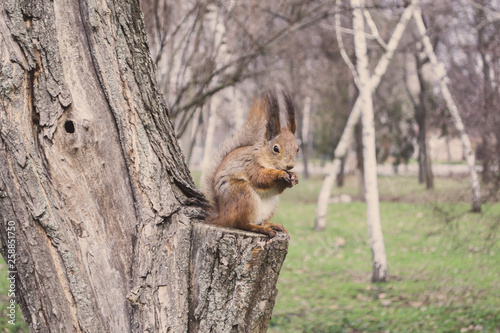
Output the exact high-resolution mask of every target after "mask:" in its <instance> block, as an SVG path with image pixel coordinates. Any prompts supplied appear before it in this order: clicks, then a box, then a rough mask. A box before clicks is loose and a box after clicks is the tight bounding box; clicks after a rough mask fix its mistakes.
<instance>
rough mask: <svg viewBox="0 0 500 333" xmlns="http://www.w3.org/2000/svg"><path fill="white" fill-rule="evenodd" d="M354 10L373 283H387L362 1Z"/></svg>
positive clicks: (354, 2)
mask: <svg viewBox="0 0 500 333" xmlns="http://www.w3.org/2000/svg"><path fill="white" fill-rule="evenodd" d="M351 6H352V7H353V28H354V46H355V51H356V60H357V62H356V72H357V75H358V80H356V81H357V83H358V88H359V98H360V101H361V102H360V103H361V124H362V128H363V129H362V133H363V162H364V165H363V166H364V179H365V200H366V206H367V207H366V216H367V222H368V230H369V234H370V245H371V249H372V261H373V275H372V281H374V282H381V281H385V280H386V279H387V257H386V255H385V245H384V237H383V235H382V226H381V223H380V209H379V197H378V185H377V158H376V152H375V122H374V119H373V100H372V87H371V77H370V72H369V69H368V66H369V62H368V54H367V48H366V39H365V25H364V19H363V9H362V7H364V1H363V0H351Z"/></svg>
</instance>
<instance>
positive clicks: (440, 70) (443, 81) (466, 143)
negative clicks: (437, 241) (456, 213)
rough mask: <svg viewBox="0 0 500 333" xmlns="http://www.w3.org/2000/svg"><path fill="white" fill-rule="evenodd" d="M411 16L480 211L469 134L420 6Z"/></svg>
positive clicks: (475, 203)
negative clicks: (454, 130)
mask: <svg viewBox="0 0 500 333" xmlns="http://www.w3.org/2000/svg"><path fill="white" fill-rule="evenodd" d="M413 17H414V20H415V24H416V26H417V30H418V32H419V34H420V37H421V39H422V44H423V47H424V51H425V53H426V54H427V57H429V60H430V63H431V65H432V67H433V72H434V74H435V76H436V81H437V83H438V84H439V88H440V89H441V93H442V94H443V98H444V100H445V102H446V106H447V107H448V111H449V112H450V114H451V116H452V118H453V122H454V123H455V128H456V129H457V131H458V133H459V135H460V140H461V141H462V145H463V147H464V151H465V160H466V161H467V165H468V167H469V173H470V182H471V190H472V211H474V212H480V211H481V188H480V184H479V177H478V175H477V172H476V169H475V156H474V151H473V150H472V145H471V143H470V139H469V136H468V135H467V133H466V132H465V126H464V124H463V122H462V118H461V117H460V113H459V112H458V108H457V105H456V104H455V101H454V100H453V97H452V96H451V93H450V90H449V89H448V82H449V79H448V76H447V75H446V70H445V68H444V64H442V63H440V62H439V61H438V59H437V57H436V53H435V52H434V49H433V47H432V44H431V41H430V39H429V37H428V36H427V35H426V28H425V24H424V21H423V19H422V12H421V9H420V7H417V8H416V9H415V11H414V12H413Z"/></svg>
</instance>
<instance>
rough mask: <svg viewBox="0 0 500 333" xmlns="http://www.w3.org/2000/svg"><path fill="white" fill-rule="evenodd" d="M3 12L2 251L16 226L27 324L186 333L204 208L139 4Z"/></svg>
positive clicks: (77, 0)
mask: <svg viewBox="0 0 500 333" xmlns="http://www.w3.org/2000/svg"><path fill="white" fill-rule="evenodd" d="M0 7H1V12H0V68H1V71H0V87H1V90H0V96H1V103H0V237H1V241H2V248H1V252H2V254H3V255H4V257H5V255H6V254H7V245H6V244H7V241H8V240H9V239H10V238H11V236H12V235H11V234H9V233H8V232H7V230H6V227H7V225H12V224H13V225H15V233H14V234H13V235H15V240H16V245H17V247H16V256H17V261H16V265H15V270H16V271H17V276H16V297H17V301H18V302H19V303H20V305H21V309H22V311H23V314H24V317H25V320H26V321H27V322H28V323H29V325H30V328H31V330H32V331H33V332H187V331H188V328H189V319H190V314H189V310H190V308H191V305H190V297H189V295H190V292H191V290H192V288H193V286H197V285H198V281H197V279H192V276H193V275H192V270H193V264H192V262H191V257H192V252H191V249H192V246H194V244H198V243H193V242H192V238H193V236H194V235H196V234H193V225H196V222H198V221H200V220H201V219H203V218H204V216H205V209H206V205H207V203H206V200H205V199H204V197H203V196H202V195H201V193H200V192H199V191H198V190H197V189H196V188H195V186H194V184H193V181H192V179H191V176H190V174H189V170H188V168H187V166H186V164H185V160H184V156H183V154H182V152H181V150H180V148H179V145H178V143H177V140H176V137H175V133H174V130H173V126H172V124H171V122H170V120H169V117H168V110H167V109H166V107H165V105H164V102H163V99H162V96H161V95H160V94H159V92H158V89H157V86H156V81H155V72H154V66H153V63H152V61H151V57H150V55H149V49H148V45H147V38H146V35H145V33H144V26H143V19H142V14H141V12H140V9H139V4H138V2H137V1H131V2H106V1H100V0H97V1H90V0H89V1H87V0H54V1H43V0H33V1H18V0H6V1H3V2H1V3H0ZM195 230H196V229H195ZM221 233H222V234H224V235H226V233H227V234H232V231H224V232H221ZM236 234H238V233H237V232H236ZM197 237H198V242H202V239H200V236H197ZM225 237H226V236H225ZM227 237H230V236H227ZM234 237H237V236H234ZM269 243H271V244H274V243H273V242H271V241H269ZM275 243H276V242H275ZM266 244H267V243H266ZM280 244H281V243H280ZM234 246H235V247H234V248H231V246H230V245H228V251H232V252H231V253H232V254H234V256H235V257H234V258H233V260H236V261H239V260H241V258H240V253H241V252H239V248H238V246H239V243H238V242H236V243H235V244H234ZM263 246H264V248H265V249H269V250H265V251H263V253H266V256H267V257H266V258H267V259H266V260H262V261H258V262H256V263H255V265H257V266H258V265H264V266H258V267H257V266H255V267H253V269H256V270H258V271H260V272H267V268H268V267H267V266H265V265H271V264H272V260H271V259H270V258H275V255H277V257H276V258H281V260H282V259H284V255H282V252H283V251H282V249H281V248H279V249H278V248H276V247H274V246H272V245H263ZM283 246H285V248H286V241H284V243H283ZM194 253H196V252H194ZM211 254H212V253H208V254H207V255H211ZM214 255H215V253H214ZM207 260H208V259H207ZM277 260H278V259H277ZM194 267H196V266H194ZM269 267H273V266H272V265H271V266H269ZM194 272H197V270H194ZM276 274H277V272H276ZM236 281H239V280H236ZM268 288H269V290H270V289H272V288H274V285H273V286H271V285H269V286H268ZM234 292H236V291H235V290H228V291H227V295H228V297H232V296H233V293H234ZM273 292H275V290H274V289H273ZM255 295H259V294H258V293H257V291H256V290H255ZM262 297H264V296H262ZM262 297H261V299H264V298H262ZM268 299H269V300H271V299H272V297H271V296H269V297H268ZM224 301H225V300H223V299H217V300H216V303H215V305H216V306H218V305H219V304H220V303H217V302H224ZM224 304H225V303H224ZM238 305H239V304H236V305H235V306H236V309H235V311H238V308H237V306H238ZM271 307H272V306H271ZM268 313H269V314H270V312H266V314H268ZM268 319H269V318H268V316H261V317H258V316H250V317H248V322H246V325H248V326H249V327H250V326H251V327H254V326H255V325H257V326H258V325H265V323H264V322H262V321H259V320H268ZM252 320H255V321H252ZM259 327H260V326H259ZM262 327H263V326H262ZM191 331H193V330H191Z"/></svg>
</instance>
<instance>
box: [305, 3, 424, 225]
mask: <svg viewBox="0 0 500 333" xmlns="http://www.w3.org/2000/svg"><path fill="white" fill-rule="evenodd" d="M414 2H415V1H412V3H411V4H410V5H409V6H408V7H407V8H406V9H405V11H404V12H403V14H402V16H401V18H400V20H399V22H398V24H397V25H396V27H395V28H394V32H393V33H392V36H391V38H390V40H389V42H388V43H387V48H386V50H385V52H384V54H383V55H382V57H381V58H380V60H379V61H378V63H377V66H376V67H375V69H374V71H373V74H372V76H371V78H370V85H369V86H370V87H371V91H372V92H373V91H375V89H376V88H377V86H378V85H379V83H380V80H381V78H382V76H383V75H384V73H385V71H386V70H387V67H388V66H389V63H390V61H391V59H392V56H393V55H394V51H395V50H396V47H397V46H398V43H399V41H400V40H401V37H402V36H403V32H404V30H405V28H406V25H407V23H408V21H409V20H410V19H411V17H412V15H413V10H414ZM346 62H347V63H350V60H349V59H348V58H346ZM349 66H350V67H352V68H354V67H353V65H352V64H351V65H349ZM353 73H354V72H353ZM360 114H361V102H360V99H359V98H358V99H357V100H356V102H355V104H354V106H353V108H352V111H351V113H350V115H349V118H348V120H347V123H346V126H345V129H344V131H343V133H342V137H341V138H340V141H339V143H338V144H337V147H336V148H335V153H334V155H335V157H334V159H333V162H332V164H331V167H330V170H329V172H328V175H327V176H326V178H325V180H324V181H323V184H322V186H321V190H320V194H319V197H318V204H317V206H316V219H315V227H314V229H315V230H323V229H324V228H325V225H326V212H327V208H328V199H329V197H330V191H331V188H332V186H333V182H334V180H335V177H336V175H337V174H338V170H339V167H340V163H341V159H342V157H343V156H344V155H345V154H346V153H347V148H348V147H349V144H350V142H351V140H352V136H353V131H354V126H355V125H356V123H357V122H358V121H359V119H360Z"/></svg>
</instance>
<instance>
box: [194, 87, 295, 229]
mask: <svg viewBox="0 0 500 333" xmlns="http://www.w3.org/2000/svg"><path fill="white" fill-rule="evenodd" d="M283 96H284V102H285V109H286V127H281V125H280V107H279V103H278V99H277V97H276V95H275V94H273V93H272V92H268V93H267V94H266V95H265V96H264V97H263V98H261V99H256V100H254V104H253V107H252V108H251V110H250V112H249V115H248V118H247V120H246V122H245V124H244V126H243V127H242V129H241V130H240V131H238V132H237V133H236V134H235V135H234V136H232V137H230V138H228V139H226V141H225V142H224V143H223V144H222V146H221V149H220V151H219V154H218V155H217V157H216V158H215V159H214V161H213V163H211V165H210V166H207V168H206V169H205V170H204V173H203V176H202V191H203V192H204V193H205V195H206V196H207V197H208V199H209V201H210V204H211V207H212V212H211V214H210V215H209V217H208V218H207V220H208V222H209V223H211V224H214V225H218V226H222V227H229V228H236V229H241V230H248V231H253V232H258V233H262V234H265V235H267V236H269V237H271V238H272V237H274V236H276V231H283V232H285V233H287V231H286V230H285V228H284V227H283V226H282V225H280V224H277V223H269V220H270V219H271V218H272V217H273V215H274V212H275V210H276V206H277V204H278V200H279V194H281V193H282V192H283V191H284V190H285V188H287V187H292V186H294V185H297V184H298V181H299V180H298V176H297V174H296V173H295V172H292V171H290V170H291V169H292V168H293V167H294V166H295V157H296V156H297V152H298V150H299V148H298V145H297V141H296V140H295V137H294V133H295V130H296V128H297V124H296V121H295V108H294V105H293V102H292V99H291V98H290V96H289V95H288V94H286V93H283ZM287 234H288V233H287Z"/></svg>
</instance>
